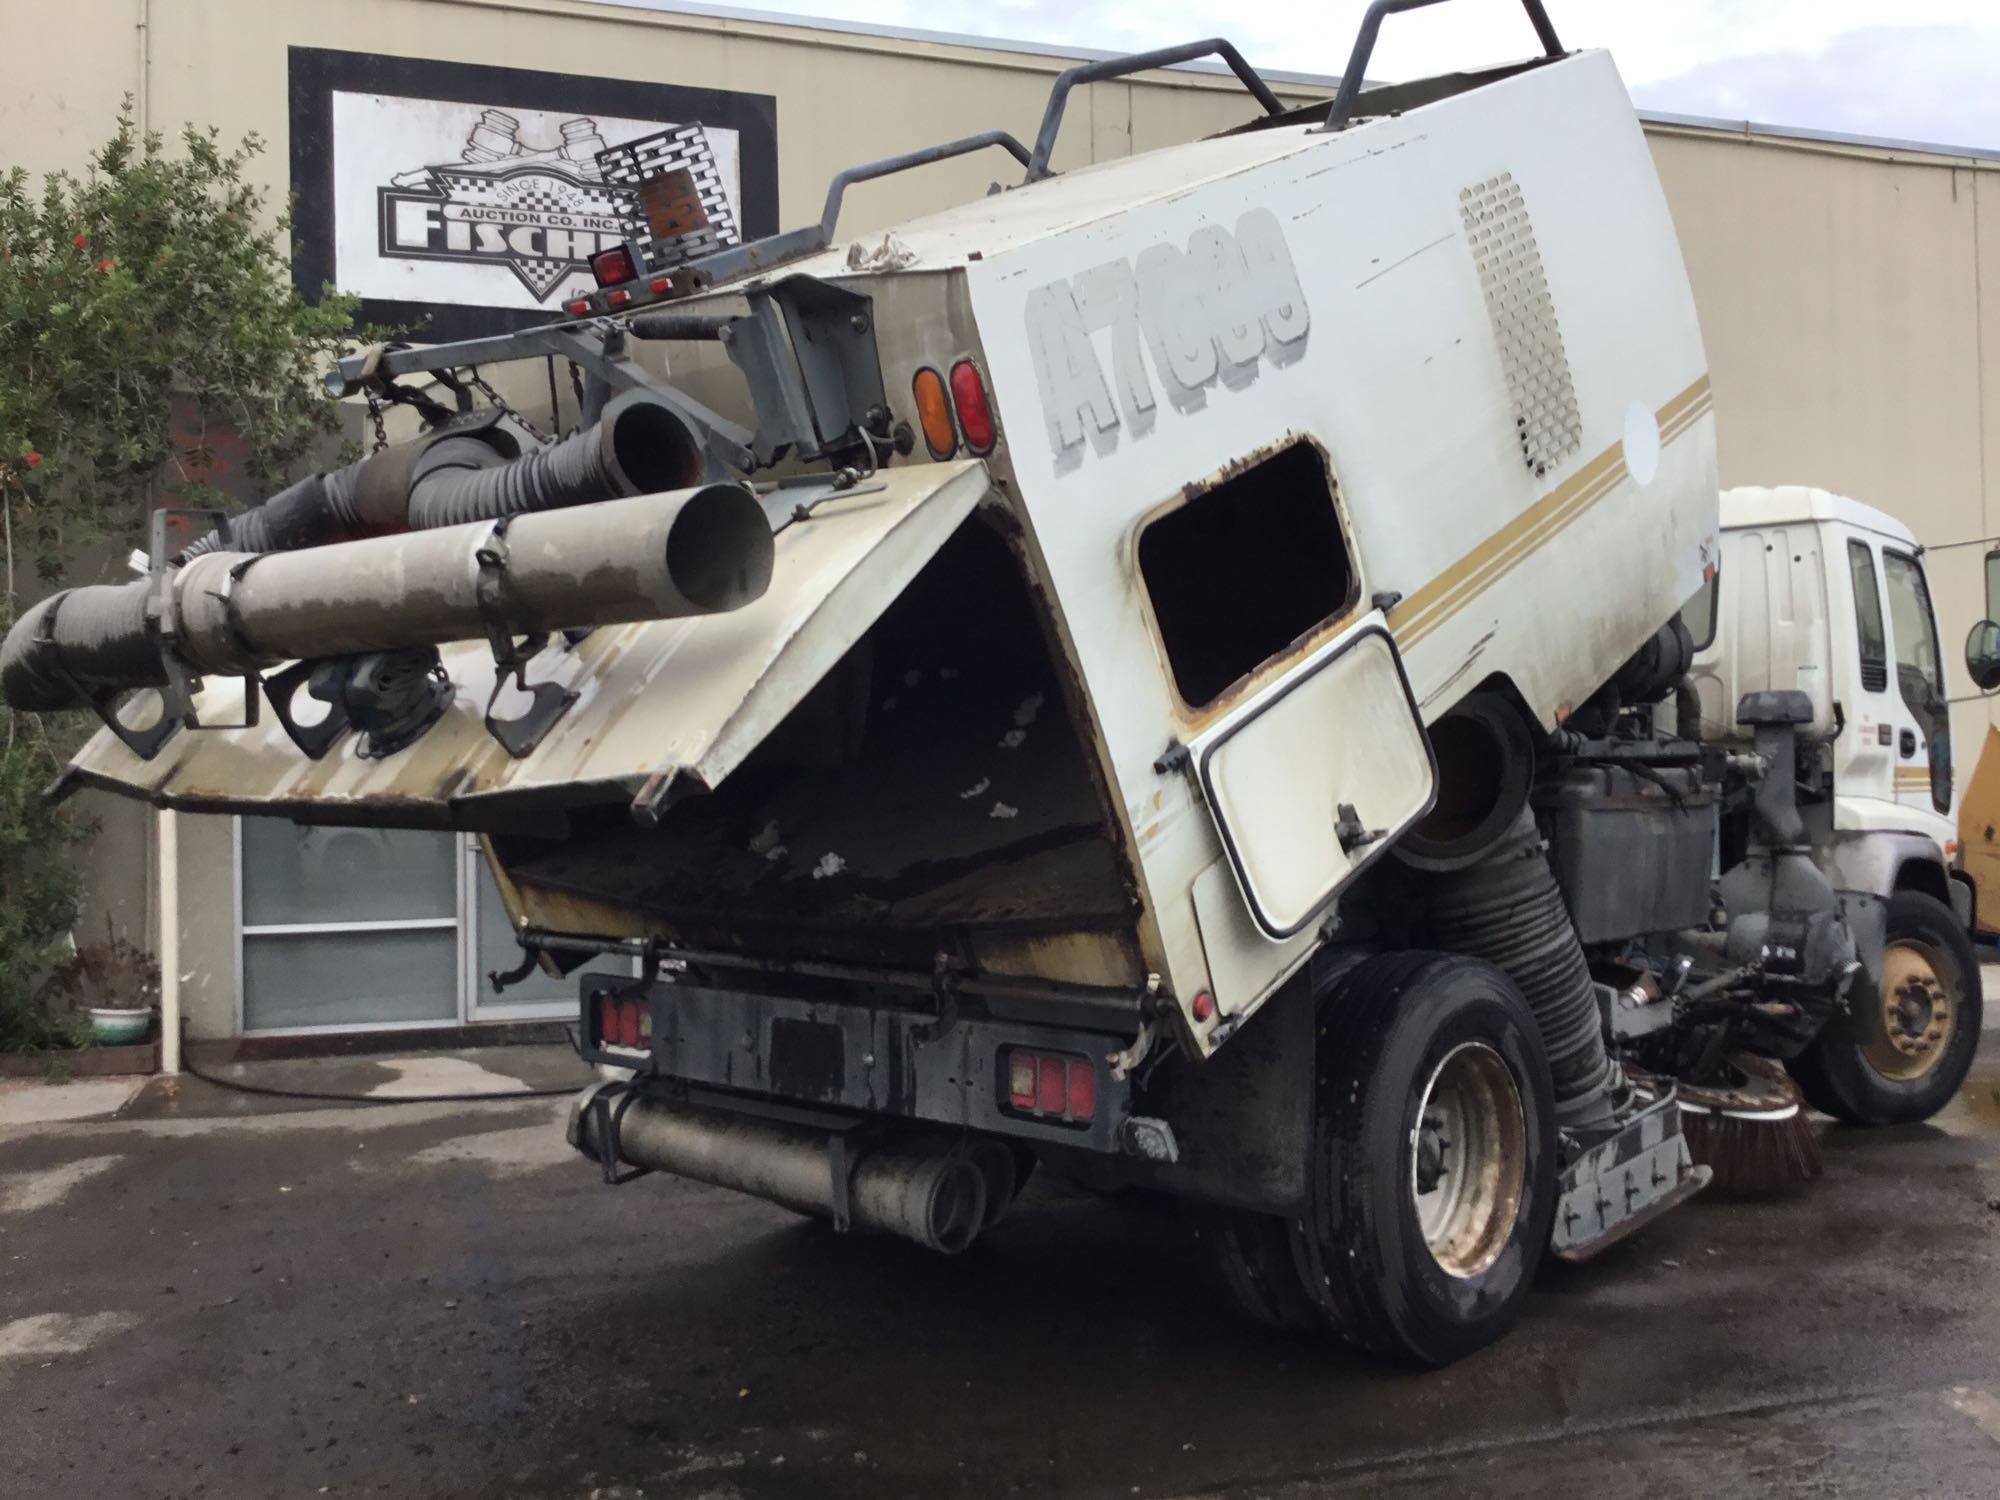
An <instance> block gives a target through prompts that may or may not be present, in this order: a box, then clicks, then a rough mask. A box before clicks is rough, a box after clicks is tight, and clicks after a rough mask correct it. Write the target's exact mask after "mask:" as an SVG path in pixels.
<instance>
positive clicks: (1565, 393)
mask: <svg viewBox="0 0 2000 1500" xmlns="http://www.w3.org/2000/svg"><path fill="white" fill-rule="evenodd" d="M1458 211H1459V217H1460V218H1461V219H1462V220H1463V221H1464V223H1465V238H1466V243H1467V244H1469V245H1470V246H1471V247H1472V256H1473V260H1474V262H1475V263H1476V264H1477V266H1478V267H1479V285H1480V287H1481V289H1482V290H1483V291H1484V292H1485V294H1486V312H1487V315H1488V316H1489V317H1491V318H1492V320H1493V340H1494V342H1495V343H1496V344H1497V345H1498V346H1499V349H1500V364H1501V367H1502V368H1503V369H1504V370H1505V371H1506V372H1507V391H1508V394H1509V395H1510V396H1512V398H1513V401H1514V425H1515V429H1516V432H1517V434H1518V435H1519V437H1520V440H1521V457H1522V459H1523V460H1524V461H1525V462H1526V463H1527V465H1528V467H1529V469H1531V470H1533V471H1534V474H1535V476H1536V477H1537V478H1540V477H1541V476H1542V475H1545V474H1547V473H1548V472H1549V470H1550V469H1553V468H1554V467H1555V466H1556V465H1557V464H1559V463H1561V462H1562V461H1563V460H1564V459H1566V458H1568V457H1569V456H1570V455H1571V454H1573V453H1575V452H1576V451H1577V450H1578V449H1579V448H1581V447H1582V446H1583V419H1582V417H1581V416H1580V415H1579V413H1578V411H1577V405H1576V386H1575V384H1574V383H1573V382H1572V381H1571V379H1570V374H1569V359H1568V356H1566V355H1565V354H1564V353H1563V341H1562V330H1561V329H1560V328H1558V327H1557V326H1556V307H1555V302H1554V299H1553V298H1551V297H1550V295H1549V279H1548V277H1547V276H1546V275H1545V274H1544V273H1543V271H1542V252H1541V251H1540V249H1538V248H1537V247H1536V245H1535V231H1534V226H1533V225H1532V224H1530V223H1529V222H1528V207H1527V205H1526V204H1525V203H1524V202H1522V200H1521V188H1520V185H1519V184H1518V183H1516V182H1515V181H1514V174H1513V173H1512V172H1502V173H1501V174H1500V175H1499V176H1498V177H1489V178H1487V179H1486V181H1484V182H1475V183H1474V184H1473V185H1472V186H1471V187H1469V188H1466V189H1464V190H1463V191H1462V192H1460V193H1459V195H1458Z"/></svg>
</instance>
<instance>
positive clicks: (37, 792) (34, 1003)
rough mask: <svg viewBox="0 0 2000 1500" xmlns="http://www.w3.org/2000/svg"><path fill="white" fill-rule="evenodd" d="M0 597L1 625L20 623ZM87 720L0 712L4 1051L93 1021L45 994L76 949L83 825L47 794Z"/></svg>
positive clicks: (61, 1042) (76, 1031)
mask: <svg viewBox="0 0 2000 1500" xmlns="http://www.w3.org/2000/svg"><path fill="white" fill-rule="evenodd" d="M13 613H14V612H13V610H12V608H11V607H9V606H8V604H7V602H6V601H5V600H4V599H0V631H4V630H5V629H6V627H8V626H9V625H11V624H12V623H13ZM83 727H84V726H83V724H82V722H81V719H80V716H78V715H74V714H69V715H61V716H54V717H37V716H35V715H32V714H16V713H13V712H12V711H10V710H7V709H4V708H0V1052H23V1051H34V1050H38V1049H41V1048H45V1047H51V1046H69V1045H75V1044H76V1043H77V1042H78V1041H79V1040H80V1039H81V1036H82V1034H83V1033H84V1031H86V1030H87V1025H86V1023H85V1021H84V1019H83V1018H80V1017H77V1016H75V1015H74V1014H73V1013H72V1012H69V1011H67V1010H65V1009H64V1008H63V1007H62V1006H60V1005H58V1004H54V1003H52V997H50V996H49V995H46V994H45V993H43V991H42V979H43V976H44V975H46V974H48V973H50V972H51V971H52V970H53V969H55V968H56V966H57V965H59V964H60V963H61V962H62V960H63V959H64V958H65V957H66V956H67V955H68V952H69V942H68V938H69V930H70V926H71V924H72V923H74V922H75V921H76V914H77V901H78V898H79V897H80V896H81V895H82V893H83V880H82V877H81V875H80V874H79V873H78V870H77V866H76V861H75V858H74V855H75V853H76V849H77V846H78V844H80V843H81V842H82V840H83V837H84V830H83V829H82V828H80V827H79V826H78V824H77V820H76V819H75V817H74V816H72V815H71V813H70V812H69V810H68V809H67V808H65V807H61V806H58V805H56V804H55V803H52V802H50V801H49V799H48V798H47V797H46V796H44V795H43V793H44V792H45V791H46V789H47V787H48V785H49V783H50V782H52V781H53V780H55V778H56V774H57V773H58V772H59V771H60V770H61V769H62V763H63V760H64V759H65V758H66V757H67V755H68V753H69V752H70V751H71V750H73V749H74V748H75V745H76V742H77V740H78V739H79V738H80V737H81V732H82V729H83Z"/></svg>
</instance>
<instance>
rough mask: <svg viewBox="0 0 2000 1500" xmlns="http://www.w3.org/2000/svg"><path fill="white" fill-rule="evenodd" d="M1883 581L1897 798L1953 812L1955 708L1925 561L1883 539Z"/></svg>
mask: <svg viewBox="0 0 2000 1500" xmlns="http://www.w3.org/2000/svg"><path fill="white" fill-rule="evenodd" d="M1879 551H1880V553H1881V556H1882V585H1883V590H1884V593H1885V594H1886V596H1887V599H1888V604H1889V642H1890V648H1891V650H1892V651H1893V652H1894V657H1893V671H1892V680H1891V684H1890V685H1891V687H1892V688H1893V689H1894V692H1895V697H1896V704H1897V707H1898V708H1899V710H1900V713H1899V716H1898V719H1897V722H1896V800H1897V801H1898V802H1900V803H1902V804H1904V805H1905V806H1909V807H1918V808H1922V809H1923V810H1924V811H1926V812H1933V813H1949V812H1950V811H1951V710H1950V709H1949V708H1948V707H1947V706H1946V705H1947V695H1946V693H1945V685H1944V657H1943V654H1942V653H1941V651H1940V650H1939V647H1938V632H1937V616H1936V614H1935V613H1934V612H1933V611H1932V609H1931V595H1930V588H1929V586H1928V585H1927V584H1926V582H1925V580H1924V569H1923V564H1922V563H1920V562H1918V561H1917V558H1916V556H1915V554H1914V553H1911V552H1908V551H1905V550H1903V549H1902V548H1899V547H1897V546H1895V545H1894V544H1893V543H1886V542H1885V543H1883V544H1881V546H1880V547H1879Z"/></svg>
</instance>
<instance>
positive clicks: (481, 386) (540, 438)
mask: <svg viewBox="0 0 2000 1500" xmlns="http://www.w3.org/2000/svg"><path fill="white" fill-rule="evenodd" d="M465 379H466V384H468V385H470V386H471V387H472V388H473V389H474V390H476V391H478V392H479V394H480V395H482V396H484V397H485V398H486V399H487V400H488V401H490V402H492V403H493V405H494V406H495V408H497V409H498V410H499V412H500V414H501V415H502V416H504V417H511V418H513V419H514V421H516V422H518V423H520V425H521V428H522V430H523V431H525V432H526V433H527V434H528V436H529V437H531V438H533V439H534V440H535V441H536V442H538V443H540V444H542V445H543V446H544V447H546V446H547V445H548V444H550V443H553V442H554V441H555V439H554V438H552V437H549V436H548V435H547V434H546V433H544V432H543V431H542V430H541V428H539V427H537V426H536V425H535V424H534V423H533V422H530V421H529V420H528V419H527V418H526V417H524V416H522V415H521V414H520V413H519V412H518V411H516V410H514V408H513V407H512V406H509V405H508V404H507V398H506V397H505V396H502V395H501V394H500V393H499V392H498V391H496V390H494V389H493V383H492V382H491V381H490V380H488V379H487V378H486V377H485V376H484V375H481V374H480V373H479V367H478V366H477V365H471V366H468V367H467V369H466V375H465Z"/></svg>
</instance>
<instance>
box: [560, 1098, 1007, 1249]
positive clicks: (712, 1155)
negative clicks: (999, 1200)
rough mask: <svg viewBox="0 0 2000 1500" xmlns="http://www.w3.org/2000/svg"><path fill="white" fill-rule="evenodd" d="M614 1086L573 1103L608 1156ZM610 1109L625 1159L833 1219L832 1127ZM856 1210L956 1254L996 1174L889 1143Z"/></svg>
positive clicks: (868, 1174)
mask: <svg viewBox="0 0 2000 1500" xmlns="http://www.w3.org/2000/svg"><path fill="white" fill-rule="evenodd" d="M611 1087H616V1085H612V1084H606V1083H598V1084H593V1085H591V1087H589V1088H587V1089H585V1090H584V1091H583V1092H582V1093H580V1094H578V1095H577V1097H576V1100H575V1102H574V1103H573V1104H572V1105H571V1106H570V1112H569V1143H570V1144H571V1145H572V1146H574V1147H576V1149H577V1150H578V1151H581V1152H582V1153H583V1154H584V1155H585V1156H587V1157H589V1158H590V1159H591V1160H592V1161H595V1162H602V1160H603V1156H602V1154H601V1153H602V1149H603V1142H602V1138H601V1133H602V1130H603V1125H604V1119H605V1117H606V1115H607V1114H608V1113H610V1112H611V1111H607V1110H604V1109H600V1108H597V1107H595V1105H596V1100H597V1097H598V1095H599V1094H600V1093H602V1092H603V1091H604V1090H605V1089H607V1088H611ZM611 1110H612V1111H618V1112H619V1113H618V1126H617V1132H616V1133H617V1138H618V1161H619V1163H621V1164H624V1165H629V1166H634V1167H650V1168H652V1169H653V1170H655V1171H660V1172H672V1173H674V1174H675V1175H676V1176H679V1177H689V1178H692V1179H694V1180H695V1181H696V1182H706V1183H708V1184H710V1185H711V1186H714V1187H724V1188H734V1189H735V1190H736V1191H737V1192H739V1193H749V1194H750V1195H752V1196H753V1197H757V1198H766V1199H769V1200H770V1201H771V1202H773V1203H781V1204H783V1205H784V1206H785V1207H786V1208H789V1209H794V1210H796V1211H797V1212H799V1213H806V1214H815V1215H818V1216H819V1217H821V1218H831V1217H833V1211H834V1205H833V1170H832V1167H831V1165H830V1158H829V1156H828V1152H827V1144H828V1141H829V1139H830V1136H829V1134H828V1132H826V1131H823V1130H815V1129H813V1128H812V1127H810V1126H805V1125H788V1124H781V1123H779V1122H777V1121H774V1120H755V1119H745V1118H742V1117H740V1116H735V1115H724V1114H718V1113H715V1112H713V1111H708V1110H699V1109H685V1108H674V1107H670V1106H668V1105H666V1104H663V1103H661V1102H660V1101H658V1100H655V1099H646V1098H639V1099H633V1100H630V1101H629V1102H628V1101H626V1100H622V1099H621V1100H618V1101H616V1102H615V1103H614V1104H613V1105H612V1106H611ZM996 1209H997V1206H996ZM847 1212H848V1219H849V1222H850V1223H851V1224H852V1225H853V1226H854V1227H855V1228H857V1229H870V1230H874V1231H876V1232H878V1233H881V1234H896V1235H901V1236H902V1237H903V1238H904V1239H906V1240H914V1241H916V1243H918V1244H919V1245H922V1246H924V1247H925V1248H926V1249H930V1250H936V1251H938V1252H940V1253H941V1254H944V1255H956V1254H958V1252H959V1251H961V1250H963V1249H964V1248H965V1247H966V1246H967V1245H969V1244H971V1243H972V1241H973V1240H974V1238H975V1237H977V1235H978V1234H979V1232H980V1230H982V1229H983V1228H985V1227H986V1224H987V1223H988V1221H989V1220H988V1204H987V1174H986V1173H985V1172H984V1171H982V1170H981V1164H980V1163H979V1162H978V1161H976V1160H975V1159H974V1158H973V1156H972V1155H971V1154H970V1153H967V1152H961V1151H958V1150H956V1149H955V1148H954V1145H953V1144H952V1143H950V1142H947V1141H943V1140H939V1139H935V1138H933V1139H924V1138H921V1137H910V1138H906V1139H904V1140H895V1139H890V1140H887V1141H880V1142H877V1143H875V1144H872V1145H870V1146H868V1147H867V1148H866V1151H865V1154H859V1161H858V1162H857V1163H855V1164H854V1165H853V1166H852V1169H851V1172H850V1175H849V1178H848V1187H847Z"/></svg>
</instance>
